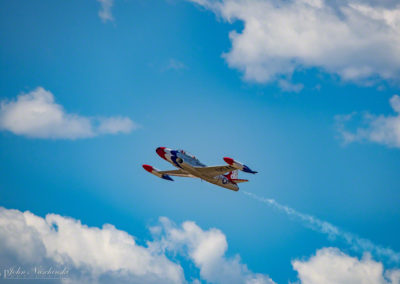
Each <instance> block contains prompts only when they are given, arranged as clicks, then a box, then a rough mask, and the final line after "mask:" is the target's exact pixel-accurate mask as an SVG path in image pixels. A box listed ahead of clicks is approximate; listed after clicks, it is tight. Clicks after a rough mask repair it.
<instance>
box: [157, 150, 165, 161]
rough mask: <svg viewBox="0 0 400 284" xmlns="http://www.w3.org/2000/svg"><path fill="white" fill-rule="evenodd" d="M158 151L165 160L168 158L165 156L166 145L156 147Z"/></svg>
mask: <svg viewBox="0 0 400 284" xmlns="http://www.w3.org/2000/svg"><path fill="white" fill-rule="evenodd" d="M156 153H157V154H158V155H159V156H160V157H161V158H163V159H164V160H166V158H165V147H158V148H157V149H156Z"/></svg>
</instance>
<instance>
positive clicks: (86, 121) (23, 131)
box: [0, 87, 137, 139]
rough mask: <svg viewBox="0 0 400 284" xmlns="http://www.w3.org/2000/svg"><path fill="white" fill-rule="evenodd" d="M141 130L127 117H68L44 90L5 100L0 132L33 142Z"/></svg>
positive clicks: (2, 105)
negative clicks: (37, 139) (29, 138)
mask: <svg viewBox="0 0 400 284" xmlns="http://www.w3.org/2000/svg"><path fill="white" fill-rule="evenodd" d="M136 127H137V126H136V125H135V124H134V123H133V122H132V121H131V120H130V119H129V118H126V117H109V118H104V117H97V118H94V117H85V116H80V115H77V114H71V113H66V112H65V110H64V108H63V107H62V106H61V105H59V104H57V103H56V102H55V100H54V96H53V94H52V93H51V92H49V91H46V90H45V89H43V88H42V87H38V88H37V89H35V90H34V91H31V92H29V93H27V94H21V95H19V96H18V97H17V99H16V100H11V101H7V100H3V101H1V106H0V130H8V131H10V132H12V133H14V134H16V135H24V136H27V137H31V138H52V139H77V138H88V137H94V136H97V135H100V134H117V133H129V132H130V131H132V130H133V129H134V128H136Z"/></svg>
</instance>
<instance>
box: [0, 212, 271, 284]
mask: <svg viewBox="0 0 400 284" xmlns="http://www.w3.org/2000/svg"><path fill="white" fill-rule="evenodd" d="M150 230H151V232H152V233H153V234H154V235H155V236H157V239H156V240H154V241H152V242H147V246H141V245H138V244H137V242H136V241H135V238H134V237H133V236H132V235H129V234H128V233H126V232H124V231H121V230H118V229H116V228H115V227H114V226H113V225H110V224H105V225H103V227H102V228H97V227H88V226H86V225H82V224H81V222H80V221H79V220H76V219H72V218H67V217H62V216H60V215H56V214H48V215H46V217H45V218H42V217H39V216H36V215H34V214H32V213H30V212H29V211H26V212H21V211H19V210H9V209H5V208H2V207H0V266H4V267H1V268H2V269H4V268H7V267H8V266H9V265H16V266H19V265H21V266H23V267H29V266H33V265H35V266H43V267H48V266H56V267H58V266H60V265H64V266H66V267H68V269H69V271H70V273H69V274H68V275H67V276H68V277H67V279H66V280H64V282H65V283H185V282H186V280H185V277H184V273H183V269H182V267H181V266H180V265H179V264H178V263H175V262H173V261H171V260H169V259H168V258H167V256H166V255H167V254H168V252H174V253H175V254H178V253H180V254H182V255H183V256H184V257H189V259H190V260H191V261H193V263H194V264H195V266H196V267H197V268H198V269H200V276H201V278H202V279H203V280H206V281H208V282H211V283H248V284H264V283H274V282H273V281H272V280H270V278H269V277H268V276H266V275H262V274H255V273H252V272H251V271H249V270H248V269H247V267H246V265H244V264H242V263H241V262H240V258H239V256H236V257H234V258H227V257H226V256H225V252H226V250H227V248H228V244H227V241H226V237H225V235H224V234H223V233H222V232H221V231H219V230H217V229H210V230H202V229H201V228H200V227H198V226H197V225H196V224H195V223H194V222H184V223H183V224H182V227H178V226H175V225H174V224H173V223H172V222H171V221H170V220H169V219H167V218H165V217H163V218H160V224H159V225H158V226H155V227H152V228H150ZM167 251H168V252H167ZM196 281H197V280H196V279H194V282H196ZM198 283H199V282H198Z"/></svg>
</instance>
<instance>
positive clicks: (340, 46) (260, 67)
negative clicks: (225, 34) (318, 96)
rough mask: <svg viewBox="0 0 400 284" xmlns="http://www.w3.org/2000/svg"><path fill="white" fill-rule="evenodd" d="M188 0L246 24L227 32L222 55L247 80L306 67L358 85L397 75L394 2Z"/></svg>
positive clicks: (399, 58) (399, 8)
mask: <svg viewBox="0 0 400 284" xmlns="http://www.w3.org/2000/svg"><path fill="white" fill-rule="evenodd" d="M189 1H191V2H195V3H197V4H199V5H202V6H203V7H205V8H207V9H210V10H212V11H213V12H214V13H216V14H217V15H218V16H219V17H221V18H222V19H224V20H226V21H228V22H234V21H237V20H239V21H242V22H243V23H244V29H243V31H232V32H231V33H230V34H229V37H230V39H231V42H232V48H231V50H230V51H229V52H227V53H225V54H224V58H225V59H226V61H227V62H228V64H229V66H230V67H232V68H237V69H239V70H241V71H242V72H243V73H244V78H245V79H246V80H249V81H255V82H260V83H265V82H271V81H275V80H277V81H279V80H282V79H283V80H288V79H290V78H291V76H292V74H293V73H294V72H295V71H298V70H300V69H304V68H320V69H322V70H324V71H326V72H329V73H332V74H337V75H339V76H340V77H341V78H342V79H343V80H348V81H353V82H357V83H362V84H371V83H373V82H375V81H376V80H377V79H379V78H380V79H388V80H397V81H398V79H399V75H400V5H399V4H398V1H397V2H396V1H391V0H388V1H375V0H371V1H361V0H343V1H327V0H290V1H278V0H254V1H247V0H189Z"/></svg>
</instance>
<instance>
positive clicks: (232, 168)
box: [143, 147, 257, 191]
mask: <svg viewBox="0 0 400 284" xmlns="http://www.w3.org/2000/svg"><path fill="white" fill-rule="evenodd" d="M156 152H157V154H158V155H159V156H160V157H161V158H163V159H164V160H166V161H167V162H170V163H171V164H172V165H174V166H175V167H176V168H178V169H177V170H170V171H160V170H158V169H156V168H153V167H152V166H150V165H143V168H144V169H145V170H146V171H148V172H149V173H151V174H153V175H155V176H158V177H159V178H162V179H166V180H170V181H173V179H172V178H171V176H177V177H191V178H200V179H202V180H205V181H207V182H210V183H213V184H216V185H218V186H221V187H224V188H227V189H230V190H233V191H238V190H239V186H238V183H241V182H246V181H248V180H247V179H239V178H238V170H241V171H243V172H246V173H250V174H256V173H257V172H255V171H253V170H251V169H250V168H249V167H248V166H246V165H244V164H242V163H240V162H238V161H235V160H234V159H232V158H229V157H225V158H224V161H225V162H226V163H227V165H222V166H211V167H207V166H206V165H204V164H202V163H201V162H200V161H199V160H198V159H197V158H196V157H195V156H193V155H191V154H189V153H188V152H186V151H184V150H172V149H169V148H166V147H158V148H157V149H156Z"/></svg>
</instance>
